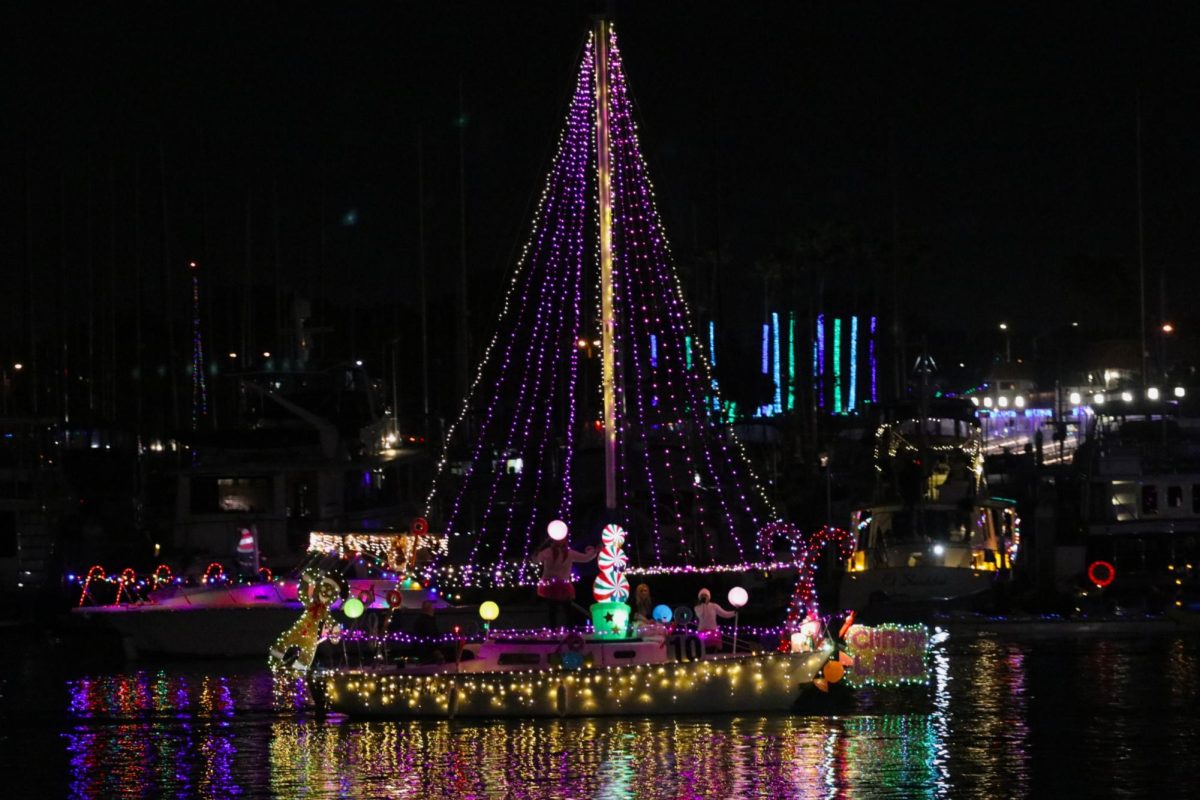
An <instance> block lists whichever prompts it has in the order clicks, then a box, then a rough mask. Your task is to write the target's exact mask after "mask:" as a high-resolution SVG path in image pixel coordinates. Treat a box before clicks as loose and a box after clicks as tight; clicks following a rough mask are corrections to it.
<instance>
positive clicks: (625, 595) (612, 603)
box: [592, 524, 631, 639]
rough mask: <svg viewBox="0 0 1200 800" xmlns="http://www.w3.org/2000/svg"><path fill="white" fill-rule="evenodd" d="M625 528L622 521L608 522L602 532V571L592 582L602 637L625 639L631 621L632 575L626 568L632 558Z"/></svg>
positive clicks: (594, 619)
mask: <svg viewBox="0 0 1200 800" xmlns="http://www.w3.org/2000/svg"><path fill="white" fill-rule="evenodd" d="M625 536H626V533H625V530H624V529H623V528H622V527H621V526H620V525H612V524H610V525H605V526H604V529H603V530H602V531H601V532H600V554H599V556H598V558H597V563H598V565H599V567H600V574H599V575H597V576H596V580H595V582H594V583H593V584H592V595H593V596H594V597H595V598H596V602H595V603H594V604H593V605H592V627H593V628H594V629H595V631H596V637H597V638H599V639H623V638H624V637H625V634H626V629H627V627H628V624H629V613H630V610H631V609H630V608H629V606H628V605H627V604H626V602H625V601H626V600H628V599H629V579H628V578H626V577H625V568H626V567H627V566H628V565H629V560H628V559H627V558H626V557H625V551H624V550H623V549H622V545H624V544H625Z"/></svg>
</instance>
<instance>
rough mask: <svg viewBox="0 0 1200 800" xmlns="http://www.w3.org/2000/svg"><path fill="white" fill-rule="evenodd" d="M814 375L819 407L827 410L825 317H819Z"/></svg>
mask: <svg viewBox="0 0 1200 800" xmlns="http://www.w3.org/2000/svg"><path fill="white" fill-rule="evenodd" d="M813 375H815V376H816V388H817V407H818V408H821V409H824V408H825V315H824V314H818V315H817V343H816V345H815V346H814V350H813Z"/></svg>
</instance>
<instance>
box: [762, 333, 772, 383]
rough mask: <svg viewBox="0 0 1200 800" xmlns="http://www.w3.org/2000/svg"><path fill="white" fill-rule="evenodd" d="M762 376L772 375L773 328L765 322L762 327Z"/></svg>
mask: <svg viewBox="0 0 1200 800" xmlns="http://www.w3.org/2000/svg"><path fill="white" fill-rule="evenodd" d="M762 374H763V375H770V374H771V326H770V325H768V324H767V323H765V322H764V323H763V326H762Z"/></svg>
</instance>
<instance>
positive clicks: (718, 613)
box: [694, 589, 734, 650]
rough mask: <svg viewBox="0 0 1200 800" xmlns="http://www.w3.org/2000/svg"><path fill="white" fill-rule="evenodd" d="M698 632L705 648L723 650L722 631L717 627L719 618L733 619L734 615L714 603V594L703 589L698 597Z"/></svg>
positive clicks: (696, 608) (696, 609) (696, 610)
mask: <svg viewBox="0 0 1200 800" xmlns="http://www.w3.org/2000/svg"><path fill="white" fill-rule="evenodd" d="M696 599H697V600H698V601H699V602H698V603H696V607H695V609H694V610H695V612H696V632H697V633H698V634H699V635H700V639H701V640H702V641H703V642H704V644H705V646H707V647H708V648H709V649H712V650H720V649H721V630H720V628H719V626H718V625H717V617H720V618H722V619H733V616H734V613H733V612H732V611H726V610H725V609H724V608H721V604H720V603H714V602H713V601H712V592H710V591H709V590H708V589H701V590H700V592H699V593H698V594H697V595H696Z"/></svg>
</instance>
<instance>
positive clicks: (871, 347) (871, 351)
mask: <svg viewBox="0 0 1200 800" xmlns="http://www.w3.org/2000/svg"><path fill="white" fill-rule="evenodd" d="M875 322H876V317H871V338H870V340H869V342H868V344H867V359H868V360H869V361H870V362H871V365H870V366H871V402H872V403H878V402H879V382H878V375H879V365H878V364H877V363H876V361H875Z"/></svg>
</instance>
